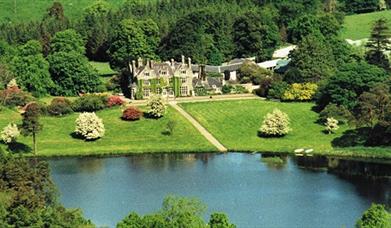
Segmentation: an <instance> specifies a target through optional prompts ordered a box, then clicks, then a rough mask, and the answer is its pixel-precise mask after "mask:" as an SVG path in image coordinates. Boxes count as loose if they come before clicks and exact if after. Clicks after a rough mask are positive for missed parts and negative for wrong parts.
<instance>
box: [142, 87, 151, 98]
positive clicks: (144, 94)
mask: <svg viewBox="0 0 391 228" xmlns="http://www.w3.org/2000/svg"><path fill="white" fill-rule="evenodd" d="M149 94H150V90H149V89H148V88H144V91H143V96H144V97H149Z"/></svg>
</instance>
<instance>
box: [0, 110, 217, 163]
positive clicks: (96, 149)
mask: <svg viewBox="0 0 391 228" xmlns="http://www.w3.org/2000/svg"><path fill="white" fill-rule="evenodd" d="M97 115H98V116H99V117H101V118H102V119H103V123H104V124H105V128H106V134H105V136H104V137H103V138H102V139H99V140H97V141H94V142H85V141H83V140H80V139H75V138H73V137H72V136H71V134H72V132H73V131H74V127H75V124H74V121H75V119H76V118H77V116H78V114H77V113H75V114H72V115H69V116H65V117H58V118H57V117H43V118H42V123H43V125H44V129H43V131H42V132H41V133H39V135H38V155H40V156H65V155H104V154H126V153H141V152H211V151H216V149H215V148H214V147H213V146H212V145H210V144H209V143H208V141H207V140H205V139H204V138H203V136H201V135H200V134H199V133H198V131H197V130H196V129H195V128H194V127H193V126H192V125H191V124H190V123H189V122H188V121H187V120H186V119H184V118H183V117H182V116H181V115H180V114H178V113H177V112H176V111H175V110H173V109H171V108H169V109H168V113H167V114H166V116H165V117H163V118H161V119H159V120H155V119H145V118H143V119H141V120H140V121H136V122H126V121H122V120H121V119H120V118H119V117H120V115H121V110H120V109H117V108H116V109H108V110H103V111H100V112H98V113H97ZM170 119H173V120H175V121H176V122H177V124H176V128H175V130H174V134H173V135H172V136H165V135H163V134H162V131H164V129H165V128H166V124H167V122H168V121H169V120H170ZM11 121H13V122H16V123H19V121H20V115H19V113H17V112H16V111H13V110H3V111H1V112H0V128H1V129H2V128H3V127H4V126H5V125H7V124H8V123H9V122H11ZM31 141H32V139H31V137H28V138H25V137H21V138H20V139H19V140H18V142H20V143H24V144H26V145H27V146H29V147H31Z"/></svg>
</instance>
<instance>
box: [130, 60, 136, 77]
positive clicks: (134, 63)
mask: <svg viewBox="0 0 391 228" xmlns="http://www.w3.org/2000/svg"><path fill="white" fill-rule="evenodd" d="M136 70H137V68H136V61H134V60H132V69H130V71H131V72H132V74H133V75H135V74H136Z"/></svg>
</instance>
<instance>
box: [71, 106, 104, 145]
mask: <svg viewBox="0 0 391 228" xmlns="http://www.w3.org/2000/svg"><path fill="white" fill-rule="evenodd" d="M75 133H76V134H77V135H79V136H82V137H83V138H85V139H86V140H95V139H99V138H101V137H103V136H104V134H105V126H104V125H103V121H102V119H100V118H99V117H98V116H97V115H96V114H95V113H94V112H84V113H80V115H79V117H78V118H77V119H76V128H75Z"/></svg>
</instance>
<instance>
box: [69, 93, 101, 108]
mask: <svg viewBox="0 0 391 228" xmlns="http://www.w3.org/2000/svg"><path fill="white" fill-rule="evenodd" d="M106 103H107V97H106V96H102V95H94V94H88V95H84V96H82V97H80V98H78V99H77V100H75V101H74V102H73V105H72V109H73V110H74V111H75V112H95V111H98V110H102V109H104V108H106Z"/></svg>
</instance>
